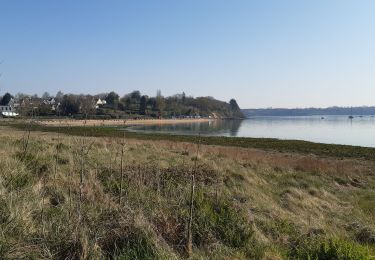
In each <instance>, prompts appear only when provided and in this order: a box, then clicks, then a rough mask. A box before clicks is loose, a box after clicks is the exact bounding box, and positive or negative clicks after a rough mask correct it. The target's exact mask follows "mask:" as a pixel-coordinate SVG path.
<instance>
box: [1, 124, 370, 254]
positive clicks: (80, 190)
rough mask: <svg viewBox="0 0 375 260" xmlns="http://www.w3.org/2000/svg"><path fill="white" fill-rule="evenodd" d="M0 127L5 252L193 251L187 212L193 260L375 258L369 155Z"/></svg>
mask: <svg viewBox="0 0 375 260" xmlns="http://www.w3.org/2000/svg"><path fill="white" fill-rule="evenodd" d="M14 126H17V127H18V128H19V129H24V130H16V128H14ZM26 126H27V125H26ZM0 128H1V131H0V160H1V164H0V194H1V199H0V258H1V259H30V258H31V259H52V258H53V259H103V258H108V259H154V258H156V259H180V258H186V257H188V253H189V252H188V250H187V245H188V241H189V239H188V238H189V236H188V233H189V232H188V231H189V219H190V217H192V222H191V224H192V225H191V234H192V245H193V247H192V249H193V250H192V253H191V255H190V257H191V258H193V259H201V258H212V259H218V258H219V259H220V258H221V259H222V258H236V259H249V258H250V259H262V258H263V259H288V258H290V259H373V258H371V256H373V255H374V252H375V207H374V206H375V203H374V202H375V190H374V187H375V176H374V172H375V163H374V162H373V161H371V160H364V159H365V155H366V153H365V152H364V150H363V151H362V150H361V149H358V148H351V149H352V150H351V152H352V153H353V154H360V155H361V156H359V157H360V158H361V159H354V158H356V156H344V155H343V154H340V155H339V156H338V157H342V158H337V156H336V158H333V157H327V156H328V155H329V154H326V150H327V149H329V146H323V145H321V146H318V145H317V147H316V148H315V150H316V151H318V150H319V148H321V149H322V150H321V154H323V155H325V158H322V157H318V156H316V155H308V154H296V153H286V152H285V151H287V148H280V150H282V149H285V151H284V152H277V151H264V150H258V149H249V148H248V147H255V146H252V145H240V144H241V142H240V141H238V143H235V141H234V140H232V139H223V140H226V141H222V142H233V143H231V144H230V145H231V146H229V144H227V143H223V144H225V145H226V146H223V145H220V144H221V143H219V142H220V141H218V140H219V139H214V138H213V139H210V138H202V139H201V140H200V141H201V144H200V145H197V144H196V143H193V142H194V141H198V140H196V139H194V138H195V137H187V136H186V137H177V136H162V135H158V136H156V137H151V135H144V136H143V137H139V136H140V135H139V134H130V133H126V135H125V138H124V136H123V135H119V134H117V133H118V131H114V130H109V129H107V128H103V129H102V130H98V129H96V130H95V131H94V128H72V129H69V128H61V129H60V131H58V132H59V133H54V132H46V131H47V130H46V129H42V128H40V127H39V126H38V127H37V126H34V127H33V130H35V131H29V130H30V129H31V128H21V126H20V125H12V128H11V126H0ZM41 130H44V132H43V131H41ZM57 130H58V129H53V128H50V130H49V131H57ZM61 132H64V133H65V134H62V133H61ZM67 133H70V134H74V136H73V135H67ZM95 133H97V134H96V136H94V135H95ZM114 133H116V134H114ZM167 137H168V138H170V139H169V140H167ZM189 138H190V139H189ZM177 140H178V141H184V142H176V141H177ZM186 141H189V142H186ZM190 141H193V142H190ZM209 142H211V143H210V144H215V146H212V145H206V144H205V143H209ZM251 142H252V141H249V143H251ZM267 142H268V141H267V140H265V143H266V144H267V145H271V143H272V142H273V143H276V145H278V144H277V142H276V141H275V140H273V141H271V140H270V141H269V142H270V143H267ZM260 143H261V142H260V140H258V141H257V142H255V140H254V143H253V144H260ZM233 144H234V145H236V144H238V145H236V146H237V147H232V146H233ZM218 145H219V146H218ZM279 145H280V147H283V145H286V143H283V144H281V143H280V144H279ZM292 146H295V145H290V147H292ZM301 147H302V145H301ZM311 147H313V144H311ZM333 147H336V148H335V149H336V150H337V152H340V151H341V150H340V149H338V148H340V146H333ZM264 148H268V147H264ZM269 148H270V147H269ZM276 149H277V150H278V148H277V147H276ZM290 149H292V148H290ZM347 149H349V148H347ZM344 150H345V149H344ZM293 151H294V152H297V151H298V150H293ZM333 151H334V150H333V148H332V151H331V153H333ZM316 153H317V154H318V152H316ZM366 156H369V154H368V155H366ZM192 175H194V177H195V178H194V181H195V182H194V183H195V193H194V197H193V198H194V200H193V208H191V184H192V178H191V176H192ZM191 209H192V212H193V215H192V216H190V212H191V211H190V210H191Z"/></svg>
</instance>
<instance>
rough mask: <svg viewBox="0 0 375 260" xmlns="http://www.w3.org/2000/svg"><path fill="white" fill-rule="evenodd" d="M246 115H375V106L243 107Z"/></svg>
mask: <svg viewBox="0 0 375 260" xmlns="http://www.w3.org/2000/svg"><path fill="white" fill-rule="evenodd" d="M242 112H243V113H244V114H245V116H246V117H252V116H326V115H327V116H328V115H331V116H333V115H337V116H340V115H345V116H347V115H357V116H361V115H362V116H373V115H375V106H371V107H370V106H362V107H327V108H258V109H257V108H254V109H243V110H242Z"/></svg>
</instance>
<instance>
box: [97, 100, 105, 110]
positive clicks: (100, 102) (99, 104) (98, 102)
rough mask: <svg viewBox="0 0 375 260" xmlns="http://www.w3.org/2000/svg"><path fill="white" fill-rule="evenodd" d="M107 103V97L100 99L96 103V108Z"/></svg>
mask: <svg viewBox="0 0 375 260" xmlns="http://www.w3.org/2000/svg"><path fill="white" fill-rule="evenodd" d="M106 104H107V101H106V100H105V99H103V100H102V99H100V98H99V99H98V100H97V101H96V105H95V108H96V109H98V108H99V107H101V106H104V105H106Z"/></svg>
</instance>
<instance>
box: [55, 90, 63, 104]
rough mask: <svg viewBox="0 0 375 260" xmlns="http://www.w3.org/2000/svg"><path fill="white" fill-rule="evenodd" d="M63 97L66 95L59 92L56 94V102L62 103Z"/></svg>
mask: <svg viewBox="0 0 375 260" xmlns="http://www.w3.org/2000/svg"><path fill="white" fill-rule="evenodd" d="M63 97H64V93H62V92H61V91H59V92H57V93H56V96H55V100H56V102H57V103H58V102H61V101H62V100H63Z"/></svg>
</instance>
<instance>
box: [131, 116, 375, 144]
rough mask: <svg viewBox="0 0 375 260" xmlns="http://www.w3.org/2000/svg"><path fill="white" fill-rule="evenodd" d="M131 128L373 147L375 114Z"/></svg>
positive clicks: (268, 118)
mask: <svg viewBox="0 0 375 260" xmlns="http://www.w3.org/2000/svg"><path fill="white" fill-rule="evenodd" d="M130 129H131V130H132V131H145V132H159V133H174V134H198V133H201V134H202V135H212V136H233V137H269V138H279V139H295V140H306V141H313V142H319V143H332V144H348V145H359V146H368V147H375V117H370V116H364V117H362V118H361V117H355V118H354V119H352V120H350V119H349V118H348V116H324V119H322V117H320V116H311V117H254V118H249V119H246V120H242V121H237V120H216V121H211V122H205V123H189V124H175V125H148V126H134V127H131V128H130Z"/></svg>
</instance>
